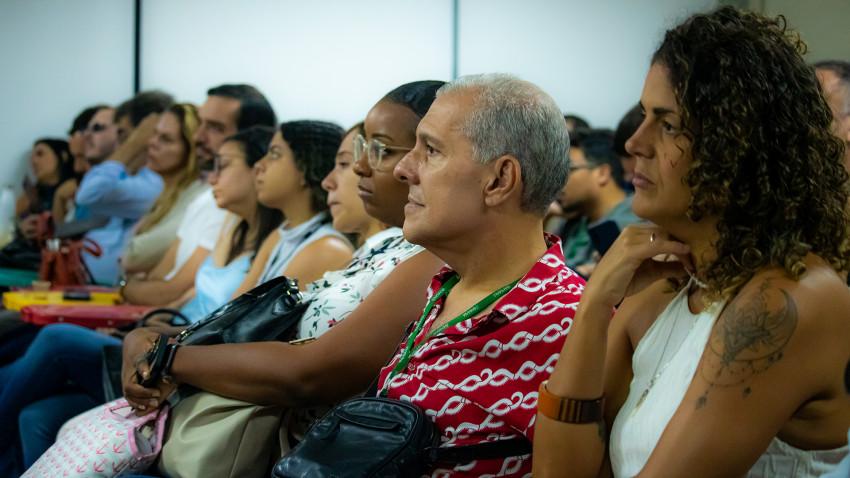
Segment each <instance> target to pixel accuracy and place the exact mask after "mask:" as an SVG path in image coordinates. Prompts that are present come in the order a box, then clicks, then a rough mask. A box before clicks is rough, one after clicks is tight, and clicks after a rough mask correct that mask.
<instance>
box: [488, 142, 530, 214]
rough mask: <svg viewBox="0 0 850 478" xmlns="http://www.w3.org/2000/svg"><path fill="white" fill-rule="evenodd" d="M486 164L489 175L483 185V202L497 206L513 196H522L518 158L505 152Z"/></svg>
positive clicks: (520, 170)
mask: <svg viewBox="0 0 850 478" xmlns="http://www.w3.org/2000/svg"><path fill="white" fill-rule="evenodd" d="M488 166H489V167H490V177H489V178H488V179H487V184H486V185H485V187H484V204H486V205H487V206H491V207H492V206H498V205H500V204H503V203H504V202H506V201H507V200H509V199H510V198H511V197H513V196H517V197H521V196H522V168H521V167H520V164H519V160H518V159H516V158H515V157H514V156H511V155H509V154H506V155H504V156H500V157H498V158H496V159H494V160H493V161H491V162H490V164H489V165H488Z"/></svg>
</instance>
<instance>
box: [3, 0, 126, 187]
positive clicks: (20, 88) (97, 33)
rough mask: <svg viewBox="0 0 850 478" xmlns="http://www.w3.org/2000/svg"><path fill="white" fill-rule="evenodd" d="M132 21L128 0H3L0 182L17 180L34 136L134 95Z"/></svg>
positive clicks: (55, 132)
mask: <svg viewBox="0 0 850 478" xmlns="http://www.w3.org/2000/svg"><path fill="white" fill-rule="evenodd" d="M132 26H133V3H132V2H131V1H128V0H124V1H116V0H85V1H82V0H75V1H68V0H2V1H0V68H1V69H2V72H0V105H2V114H0V184H11V185H14V186H16V187H17V186H18V185H19V184H20V182H21V179H22V177H23V174H24V172H25V171H26V169H27V162H26V159H27V158H28V155H29V150H30V148H31V146H32V143H33V141H34V140H36V139H37V138H39V137H43V136H54V137H60V138H65V137H66V135H67V130H68V128H69V127H70V126H71V121H72V120H73V119H74V117H75V116H76V115H77V113H79V112H80V111H81V110H82V109H83V108H85V107H86V106H89V105H92V104H95V103H100V102H106V103H117V102H119V101H121V100H123V99H125V98H127V97H128V96H129V95H130V94H132V91H133V83H132V81H133V80H132V66H133V65H132V58H133V56H132V51H133V30H132Z"/></svg>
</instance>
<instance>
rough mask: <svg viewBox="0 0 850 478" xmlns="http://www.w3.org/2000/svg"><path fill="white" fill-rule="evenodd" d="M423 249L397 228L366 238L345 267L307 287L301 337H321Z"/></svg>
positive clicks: (300, 327) (299, 331) (331, 272)
mask: <svg viewBox="0 0 850 478" xmlns="http://www.w3.org/2000/svg"><path fill="white" fill-rule="evenodd" d="M420 251H422V247H420V246H416V245H413V244H411V243H409V242H407V241H405V240H404V237H403V236H402V233H401V229H400V228H398V227H392V228H389V229H385V230H383V231H381V232H379V233H377V234H375V235H373V236H372V237H370V238H368V239H366V242H365V243H364V244H363V246H361V247H360V248H359V249H357V251H355V252H354V258H353V259H352V260H351V262H350V263H349V264H348V266H347V267H346V268H345V269H341V270H336V271H330V272H326V273H325V275H323V276H322V278H321V279H319V280H317V281H314V282H312V283H311V284H310V285H308V286H307V290H306V291H305V292H304V299H305V300H309V301H310V305H309V306H308V307H307V310H306V311H305V312H304V316H303V317H302V318H301V324H300V326H299V329H298V338H299V339H306V338H313V337H318V336H320V335H322V334H323V333H325V332H327V330H328V329H330V328H331V327H333V326H334V325H336V324H337V323H339V322H342V321H343V320H344V319H345V318H346V317H348V314H350V313H351V312H352V311H353V310H354V309H355V308H357V306H358V305H360V303H361V302H363V300H364V299H365V298H366V296H367V295H369V293H370V292H372V290H374V289H375V287H377V286H378V284H380V283H381V281H383V280H384V279H385V278H386V277H387V276H388V275H389V274H390V272H392V270H393V269H394V268H395V267H396V266H397V265H399V264H401V263H402V262H404V261H405V260H407V259H409V258H411V257H413V256H414V255H416V254H418V253H419V252H420Z"/></svg>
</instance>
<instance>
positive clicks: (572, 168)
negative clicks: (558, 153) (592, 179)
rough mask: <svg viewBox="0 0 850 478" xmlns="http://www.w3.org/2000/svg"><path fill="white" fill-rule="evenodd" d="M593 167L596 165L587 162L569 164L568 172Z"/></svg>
mask: <svg viewBox="0 0 850 478" xmlns="http://www.w3.org/2000/svg"><path fill="white" fill-rule="evenodd" d="M595 167H596V166H591V165H589V164H571V165H570V169H569V171H570V173H574V172H576V171H578V170H581V169H593V168H595Z"/></svg>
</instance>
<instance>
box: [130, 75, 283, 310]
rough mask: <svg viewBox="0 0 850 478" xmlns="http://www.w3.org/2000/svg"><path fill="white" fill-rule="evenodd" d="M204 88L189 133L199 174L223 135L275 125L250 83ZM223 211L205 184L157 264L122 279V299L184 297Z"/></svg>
mask: <svg viewBox="0 0 850 478" xmlns="http://www.w3.org/2000/svg"><path fill="white" fill-rule="evenodd" d="M207 94H208V97H207V99H206V101H205V102H204V104H203V105H201V107H200V108H199V110H198V115H199V116H200V120H201V123H200V125H199V126H198V130H197V131H196V132H195V137H194V138H193V142H194V145H195V155H196V157H197V159H198V162H199V163H200V164H201V168H200V170H201V178H203V177H204V173H203V171H204V170H208V169H209V168H210V167H211V166H212V165H213V156H214V155H215V154H216V153H217V152H218V149H219V148H220V147H221V145H222V142H223V141H224V139H225V138H227V137H229V136H232V135H234V134H236V132H237V131H239V130H245V129H248V128H250V127H252V126H256V125H263V126H268V127H271V128H274V127H276V126H277V121H276V120H275V114H274V111H273V110H272V107H271V105H270V104H269V102H268V100H266V98H265V96H263V95H262V93H260V92H259V91H257V89H256V88H254V87H252V86H250V85H221V86H217V87H215V88H211V89H210V90H209V91H208V93H207ZM267 146H268V145H266V147H267ZM225 212H226V211H225V210H224V209H221V208H219V207H218V205H217V203H216V200H215V198H214V197H213V194H212V189H211V188H210V187H209V186H208V185H207V186H205V189H204V191H202V192H201V193H199V194H198V195H197V196H196V197H195V199H194V200H193V201H192V202H191V203H190V204H189V206H188V207H187V208H186V213H185V214H184V215H183V220H182V221H181V222H180V226H179V227H178V229H177V238H176V239H175V240H174V241H172V242H171V245H170V246H169V248H168V251H167V252H166V253H165V255H164V256H163V258H162V259H161V260H160V262H159V264H157V265H156V267H154V268H153V269H152V270H151V271H150V272H148V273H147V274H145V275H144V277H139V276H136V277H128V278H127V279H126V281H123V282H122V283H121V286H122V287H121V289H120V290H121V295H122V296H123V298H124V300H125V301H127V302H129V303H132V304H139V305H161V304H168V303H171V302H173V301H176V300H178V299H180V298H181V297H183V296H184V294H186V292H187V291H188V290H189V289H191V288H192V286H193V284H194V282H195V276H196V275H197V272H198V268H199V267H200V266H201V264H202V263H203V262H204V260H206V258H207V256H208V255H209V254H210V251H212V249H213V247H214V246H215V240H216V238H217V237H219V234H220V232H221V228H222V224H223V223H224V218H225Z"/></svg>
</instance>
